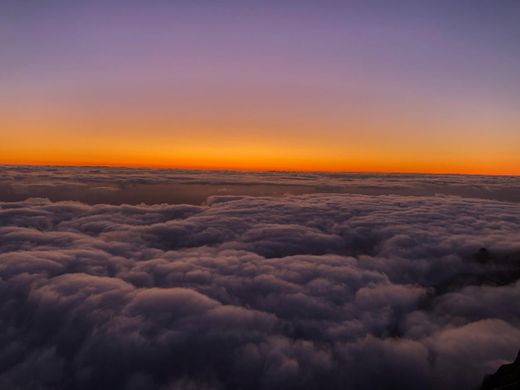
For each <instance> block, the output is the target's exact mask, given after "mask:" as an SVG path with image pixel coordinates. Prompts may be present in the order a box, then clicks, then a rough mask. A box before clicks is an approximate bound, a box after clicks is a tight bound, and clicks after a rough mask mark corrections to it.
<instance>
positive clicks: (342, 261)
mask: <svg viewBox="0 0 520 390" xmlns="http://www.w3.org/2000/svg"><path fill="white" fill-rule="evenodd" d="M13 169H14V168H13ZM19 169H22V168H19ZM5 172H7V173H5ZM5 172H4V177H3V178H2V179H3V180H4V181H9V180H10V181H11V182H12V183H17V182H20V183H23V182H24V180H26V181H27V175H33V176H38V172H37V173H34V172H29V173H27V174H26V175H25V176H24V175H22V176H20V177H19V180H18V181H16V179H13V177H14V176H15V174H13V172H8V171H7V170H6V171H5ZM67 172H68V171H67ZM18 174H19V173H18ZM62 174H63V175H65V173H63V172H62ZM67 174H68V173H67ZM155 174H157V175H159V173H155ZM54 175H55V176H52V175H51V176H50V179H47V181H48V182H51V183H54V184H53V185H55V183H57V182H60V181H67V180H69V181H70V180H75V181H77V182H79V181H80V180H78V179H77V178H73V177H72V178H69V179H67V177H66V176H62V177H59V176H58V173H56V174H54ZM103 175H104V174H103V172H102V170H101V171H100V173H97V176H96V182H97V183H99V182H100V181H101V178H105V177H106V182H107V183H113V182H115V181H117V177H114V178H112V181H111V180H110V177H109V176H103ZM105 175H108V174H107V173H106V172H105ZM121 175H123V176H124V173H122V174H121ZM147 175H149V176H152V174H151V173H147ZM179 175H181V174H180V173H179ZM205 175H210V174H209V173H205ZM220 175H224V176H225V173H220ZM265 175H267V176H269V174H268V173H266V174H265ZM316 175H318V174H316ZM181 176H182V175H181ZM6 177H7V178H6ZM40 178H41V175H40ZM463 178H464V177H454V178H453V179H451V180H455V181H460V182H461V183H463V184H464V180H463ZM51 179H52V180H51ZM217 179H218V178H213V180H215V181H216V182H218V180H217ZM31 180H32V179H31ZM119 180H123V181H124V178H123V179H119ZM128 180H129V179H128ZM156 180H160V178H156ZM163 180H165V179H164V178H163ZM170 180H173V179H171V178H170ZM271 180H274V179H272V178H271ZM356 180H362V178H356ZM367 180H372V181H373V182H376V181H377V180H381V179H380V178H370V177H369V178H368V179H367ZM420 180H426V178H420ZM486 180H487V183H488V184H482V183H481V184H478V185H480V186H481V187H484V186H486V185H487V186H490V185H491V184H489V183H495V184H494V185H495V186H499V185H501V186H502V187H504V188H506V187H507V186H508V184H507V183H508V180H516V179H514V178H512V179H511V178H506V179H504V182H502V184H501V181H500V178H487V179H483V180H482V182H483V183H486ZM0 181H1V180H0ZM84 181H86V179H85V180H84ZM467 181H468V182H470V183H472V181H476V182H478V180H477V179H476V178H475V177H473V178H468V179H467ZM280 182H282V183H284V182H283V181H280V180H274V183H275V184H279V183H280ZM373 182H372V183H373ZM32 183H34V180H33V181H32ZM408 185H410V186H411V187H413V183H410V182H409V183H408ZM464 185H466V186H467V185H476V184H467V183H466V184H464ZM519 301H520V207H519V205H518V203H514V202H504V201H498V200H493V199H491V200H490V199H477V198H469V197H462V196H451V195H450V196H445V195H442V196H432V194H431V195H427V196H417V195H406V196H405V195H399V194H390V195H362V194H349V193H307V194H285V195H277V196H242V195H237V194H235V195H220V196H218V195H217V196H210V197H209V198H207V199H206V200H205V202H204V203H203V204H198V205H195V204H191V205H189V204H145V203H142V204H134V205H128V204H112V205H109V204H86V203H80V202H77V201H51V200H48V199H42V198H28V199H24V200H18V201H4V202H0V388H2V389H3V388H5V389H131V390H137V389H181V390H182V389H303V388H305V389H318V388H319V389H361V390H363V389H426V390H427V389H472V388H478V386H479V385H480V383H481V382H482V379H483V378H484V376H485V375H486V374H489V373H492V372H494V371H495V370H496V369H497V367H498V366H500V365H501V364H503V363H505V362H508V361H511V360H513V358H514V356H515V355H516V353H517V352H518V350H519V349H520V307H519V305H518V302H519Z"/></svg>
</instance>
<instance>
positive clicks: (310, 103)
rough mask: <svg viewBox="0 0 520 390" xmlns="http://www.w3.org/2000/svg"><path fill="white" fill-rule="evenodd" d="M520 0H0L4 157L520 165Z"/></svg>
mask: <svg viewBox="0 0 520 390" xmlns="http://www.w3.org/2000/svg"><path fill="white" fill-rule="evenodd" d="M519 150H520V1H518V0H472V1H463V0H461V1H454V0H450V1H445V0H436V1H421V0H416V1H402V0H399V1H387V0H380V1H370V0H368V1H367V0H364V1H346V0H345V1H327V0H325V1H247V0H246V1H187V0H186V1H173V0H170V1H166V0H148V1H145V0H141V1H136V0H130V1H123V0H120V1H116V0H105V1H93V0H90V1H68V0H67V1H65V0H61V1H60V0H24V1H22V0H2V1H1V2H0V163H36V164H102V165H137V166H171V167H193V168H246V169H303V170H346V171H417V172H461V173H466V172H467V173H498V174H520V153H519Z"/></svg>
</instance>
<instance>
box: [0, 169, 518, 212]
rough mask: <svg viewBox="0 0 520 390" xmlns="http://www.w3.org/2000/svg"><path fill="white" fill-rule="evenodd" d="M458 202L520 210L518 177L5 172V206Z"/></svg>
mask: <svg viewBox="0 0 520 390" xmlns="http://www.w3.org/2000/svg"><path fill="white" fill-rule="evenodd" d="M314 193H349V194H362V195H408V196H434V195H453V196H460V197H464V198H477V199H491V200H499V201H505V202H520V176H478V175H424V174H396V173H330V172H329V173H326V172H272V171H266V172H262V171H259V172H254V171H211V170H209V171H208V170H180V169H144V168H141V169H136V168H107V167H56V166H15V165H12V166H0V201H22V200H26V199H28V198H32V197H40V198H48V199H50V200H52V201H63V200H75V201H80V202H83V203H87V204H99V203H107V204H124V203H126V204H139V203H147V204H161V203H176V204H180V203H187V204H195V205H200V204H203V203H204V202H205V200H206V199H207V198H208V197H210V196H215V195H248V196H280V195H285V194H289V195H302V194H314Z"/></svg>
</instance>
